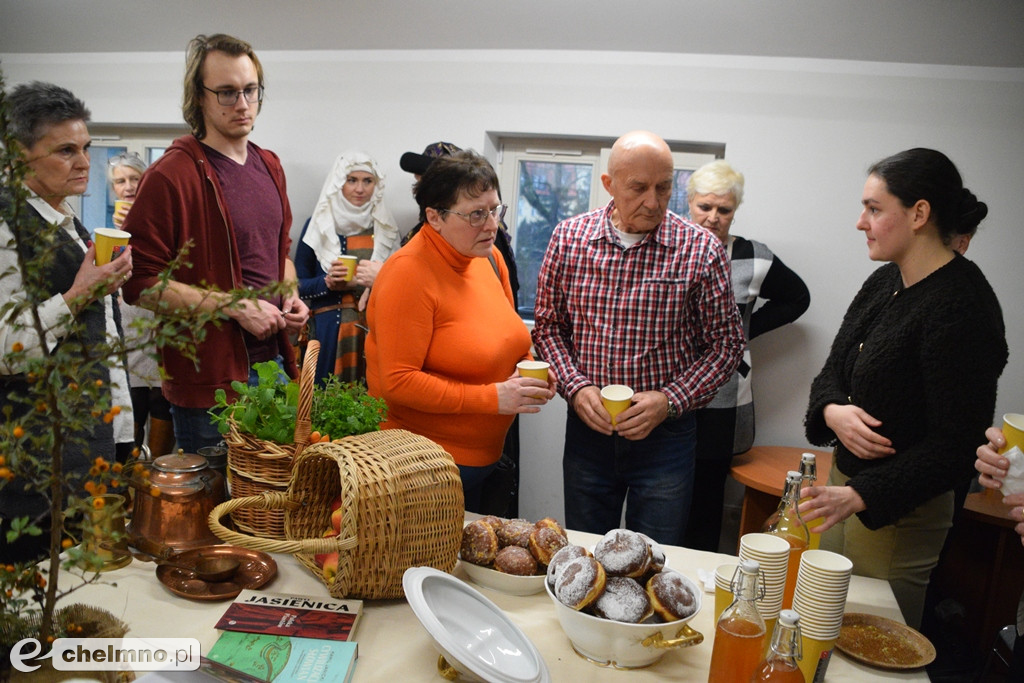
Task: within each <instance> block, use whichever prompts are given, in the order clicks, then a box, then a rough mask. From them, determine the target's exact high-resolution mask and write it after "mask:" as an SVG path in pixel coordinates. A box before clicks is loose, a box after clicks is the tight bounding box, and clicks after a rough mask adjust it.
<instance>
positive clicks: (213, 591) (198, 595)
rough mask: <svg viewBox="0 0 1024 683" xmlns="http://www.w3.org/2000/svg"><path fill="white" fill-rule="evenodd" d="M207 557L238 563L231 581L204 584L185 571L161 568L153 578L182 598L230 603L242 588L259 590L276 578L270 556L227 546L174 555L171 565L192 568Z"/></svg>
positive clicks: (195, 549) (164, 566)
mask: <svg viewBox="0 0 1024 683" xmlns="http://www.w3.org/2000/svg"><path fill="white" fill-rule="evenodd" d="M206 557H232V558H234V559H236V560H238V562H239V565H238V571H237V572H235V575H234V576H233V577H231V580H230V581H221V582H219V583H207V582H206V581H203V580H201V579H198V578H196V576H195V575H194V574H192V573H191V572H189V571H187V570H185V569H180V568H178V567H171V566H168V565H161V566H159V567H157V568H156V578H157V579H159V580H160V583H162V584H163V585H164V586H166V587H167V590H169V591H171V592H172V593H174V594H175V595H180V596H181V597H183V598H189V599H190V600H230V599H231V598H234V597H235V596H237V595H238V594H239V593H241V592H242V589H243V588H259V587H261V586H263V585H265V584H267V583H268V582H269V581H270V580H271V579H273V578H274V577H275V576H277V563H276V562H274V558H272V557H271V556H270V555H267V554H266V553H261V552H260V551H258V550H249V549H248V548H238V547H236V546H230V545H211V546H204V547H202V548H193V549H192V550H186V551H185V552H183V553H181V554H178V555H174V556H173V557H172V558H171V561H173V562H175V563H177V564H180V565H184V566H186V567H194V566H195V565H196V564H197V563H198V562H199V560H200V559H202V558H206Z"/></svg>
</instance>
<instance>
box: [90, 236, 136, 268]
mask: <svg viewBox="0 0 1024 683" xmlns="http://www.w3.org/2000/svg"><path fill="white" fill-rule="evenodd" d="M94 239H95V241H96V265H97V266H102V265H104V264H106V263H110V262H111V261H113V260H114V259H116V258H117V257H118V256H120V255H121V252H123V251H124V250H125V248H126V247H127V246H128V240H129V239H131V233H127V232H125V231H124V230H116V229H114V228H96V234H95V237H94Z"/></svg>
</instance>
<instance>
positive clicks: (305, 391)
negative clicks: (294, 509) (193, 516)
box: [224, 340, 320, 538]
mask: <svg viewBox="0 0 1024 683" xmlns="http://www.w3.org/2000/svg"><path fill="white" fill-rule="evenodd" d="M319 354H320V342H318V341H315V340H313V341H310V342H309V344H308V345H307V347H306V356H305V358H304V359H303V362H302V372H301V374H300V376H299V406H298V412H297V414H296V416H295V439H294V441H293V442H292V443H290V444H280V443H277V442H276V441H266V440H264V439H259V438H256V437H255V436H253V435H252V434H245V433H242V432H240V431H238V428H237V427H236V425H235V423H234V422H233V421H232V422H230V423H229V424H230V429H229V430H228V433H227V435H226V437H225V439H224V440H225V441H226V442H227V444H228V481H229V482H230V484H231V496H232V497H233V498H242V497H249V496H258V495H260V494H261V493H263V492H266V491H269V492H273V491H278V492H284V491H286V490H287V489H288V482H289V480H290V479H291V475H292V462H293V461H294V459H295V457H296V456H298V455H299V454H300V453H301V452H302V449H304V448H305V447H306V445H307V444H308V443H309V434H310V431H311V427H310V415H311V412H312V407H313V388H314V385H315V384H316V360H317V357H318V356H319ZM231 521H232V522H234V523H235V525H236V526H237V527H238V529H240V530H241V531H244V532H246V533H250V534H255V535H257V536H263V537H265V538H284V537H285V535H284V512H283V511H281V510H264V509H245V510H239V511H238V512H237V513H233V514H232V515H231Z"/></svg>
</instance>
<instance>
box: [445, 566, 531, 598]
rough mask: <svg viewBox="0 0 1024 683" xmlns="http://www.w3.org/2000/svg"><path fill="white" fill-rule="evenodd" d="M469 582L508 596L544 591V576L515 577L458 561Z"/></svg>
mask: <svg viewBox="0 0 1024 683" xmlns="http://www.w3.org/2000/svg"><path fill="white" fill-rule="evenodd" d="M459 562H460V563H461V564H462V568H463V569H465V570H466V574H467V575H469V578H470V580H471V581H472V582H473V583H475V584H479V585H481V586H483V587H484V588H490V589H491V590H496V591H499V592H501V593H506V594H508V595H533V594H534V593H540V592H541V591H542V590H544V574H538V575H536V576H515V575H514V574H505V573H504V572H499V571H498V570H497V569H491V568H490V567H481V566H480V565H478V564H473V563H471V562H464V561H462V560H459Z"/></svg>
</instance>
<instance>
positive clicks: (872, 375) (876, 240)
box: [801, 148, 1007, 627]
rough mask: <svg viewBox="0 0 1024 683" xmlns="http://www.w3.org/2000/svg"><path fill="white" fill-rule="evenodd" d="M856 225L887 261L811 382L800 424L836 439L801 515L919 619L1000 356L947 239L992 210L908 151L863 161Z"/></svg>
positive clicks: (994, 323)
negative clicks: (818, 521) (823, 477)
mask: <svg viewBox="0 0 1024 683" xmlns="http://www.w3.org/2000/svg"><path fill="white" fill-rule="evenodd" d="M862 204H863V206H864V210H863V211H862V212H861V216H860V219H859V220H858V222H857V229H858V230H862V231H864V233H865V236H866V237H867V242H868V256H869V257H870V258H871V259H872V260H873V261H888V264H887V265H885V266H882V267H881V268H879V269H878V270H876V271H875V272H874V273H873V274H872V275H871V276H870V277H869V278H868V279H867V281H866V282H865V283H864V285H863V286H862V287H861V290H860V292H859V293H858V294H857V296H856V298H854V300H853V303H852V304H851V305H850V308H849V310H847V312H846V316H845V318H844V319H843V323H842V326H841V327H840V329H839V333H838V334H837V335H836V338H835V341H834V342H833V344H832V350H831V352H830V353H829V357H828V360H827V361H826V362H825V367H824V368H822V370H821V373H820V374H819V375H818V377H817V378H816V379H815V380H814V383H813V385H812V386H811V396H810V404H809V406H808V409H807V416H806V421H805V425H806V431H807V439H808V440H809V441H810V442H811V443H815V444H821V445H825V444H828V445H834V446H835V449H836V450H835V457H834V458H833V469H832V472H831V474H830V477H829V481H828V485H827V486H812V487H809V488H807V489H805V490H804V494H805V495H808V496H810V497H811V498H812V500H810V501H807V502H805V503H804V504H803V505H802V506H801V512H802V513H804V517H805V519H808V520H810V519H815V518H817V517H824V518H825V522H824V523H823V524H822V525H821V526H820V527H818V529H819V530H820V531H822V532H825V531H828V533H827V534H825V536H824V537H823V538H822V544H821V547H822V548H825V549H829V550H834V551H836V552H841V553H843V554H844V555H846V556H847V557H849V558H850V559H851V560H853V562H854V573H856V574H862V575H866V576H873V577H876V578H884V579H888V580H889V582H890V585H891V586H892V589H893V592H894V593H895V595H896V600H897V602H898V603H899V605H900V609H901V610H902V612H903V616H904V619H905V620H906V621H907V623H908V624H910V625H911V626H914V627H917V626H918V625H919V624H920V621H921V614H922V610H923V605H924V595H925V590H926V588H927V586H928V579H929V576H930V575H931V571H932V569H933V568H934V567H935V565H936V563H937V562H938V556H939V551H940V550H941V549H942V545H943V542H944V540H945V537H946V532H947V531H948V529H949V527H950V526H951V523H952V517H953V488H954V486H956V485H957V484H958V483H960V482H961V481H963V480H964V479H966V478H969V477H970V476H971V474H972V471H973V462H974V457H973V454H974V447H975V445H976V444H977V443H978V441H979V440H980V439H981V438H982V436H983V434H984V432H985V428H986V427H988V426H989V425H991V424H992V413H993V411H994V410H995V398H996V387H997V383H998V379H999V375H1000V374H1001V373H1002V370H1003V367H1004V366H1005V364H1006V358H1007V346H1006V339H1005V332H1004V328H1003V319H1002V313H1001V311H1000V308H999V302H998V300H997V299H996V296H995V293H994V292H993V291H992V288H991V287H990V286H989V284H988V282H987V281H986V280H985V277H984V275H982V273H981V271H980V270H979V269H978V267H977V266H975V265H974V264H973V263H972V262H970V261H968V260H967V259H966V258H964V257H963V256H961V255H959V254H957V253H956V252H954V250H953V249H952V248H951V247H950V244H951V242H952V240H953V239H954V237H956V236H957V235H961V234H968V233H971V232H973V231H974V229H975V228H976V227H977V225H978V223H979V222H980V221H981V220H982V219H983V218H984V217H985V215H986V214H987V212H988V208H987V207H986V206H985V204H984V203H982V202H979V201H978V200H977V199H976V198H975V196H974V195H973V194H972V193H971V192H970V191H968V190H967V189H965V188H964V187H963V183H962V180H961V178H960V174H959V172H958V171H957V170H956V167H955V166H954V165H953V163H952V162H951V161H950V160H949V159H948V158H947V157H946V156H945V155H943V154H942V153H940V152H937V151H934V150H929V149H920V148H918V149H911V150H907V151H905V152H901V153H899V154H896V155H894V156H891V157H888V158H886V159H883V160H882V161H880V162H878V163H877V164H875V165H874V166H872V167H871V169H870V172H869V175H868V179H867V182H866V183H865V185H864V194H863V199H862Z"/></svg>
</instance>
